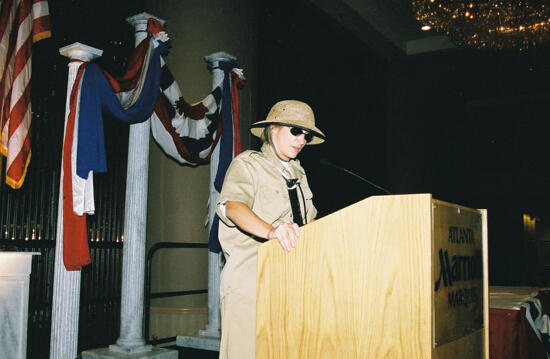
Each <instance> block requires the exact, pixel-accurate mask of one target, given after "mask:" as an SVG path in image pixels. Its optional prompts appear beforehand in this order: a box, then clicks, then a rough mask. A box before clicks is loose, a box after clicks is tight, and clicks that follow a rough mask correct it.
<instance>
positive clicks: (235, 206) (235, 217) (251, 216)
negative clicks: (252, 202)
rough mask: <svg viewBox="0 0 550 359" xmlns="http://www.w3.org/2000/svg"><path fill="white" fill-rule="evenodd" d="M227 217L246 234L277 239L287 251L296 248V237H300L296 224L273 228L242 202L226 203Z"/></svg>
mask: <svg viewBox="0 0 550 359" xmlns="http://www.w3.org/2000/svg"><path fill="white" fill-rule="evenodd" d="M225 215H226V217H227V218H229V219H230V220H231V221H233V223H235V224H236V225H237V226H238V227H239V228H240V229H242V230H243V231H245V232H248V233H250V234H253V235H255V236H257V237H260V238H266V239H269V240H271V239H277V240H278V241H279V243H280V244H281V247H283V249H284V250H286V251H290V250H291V249H292V248H294V247H295V246H296V237H298V236H300V229H299V227H298V225H297V224H296V223H283V224H280V225H278V226H277V227H273V226H272V225H270V224H269V223H267V222H265V221H264V220H262V219H261V218H260V217H258V216H257V215H256V213H254V212H252V210H251V209H250V208H249V207H248V206H247V205H246V204H244V203H242V202H238V201H227V202H225Z"/></svg>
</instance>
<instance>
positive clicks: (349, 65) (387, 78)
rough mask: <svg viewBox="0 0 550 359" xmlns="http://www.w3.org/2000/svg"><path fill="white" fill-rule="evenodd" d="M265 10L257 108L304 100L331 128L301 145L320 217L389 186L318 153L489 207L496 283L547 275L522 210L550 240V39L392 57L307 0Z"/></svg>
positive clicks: (396, 186) (383, 178)
mask: <svg viewBox="0 0 550 359" xmlns="http://www.w3.org/2000/svg"><path fill="white" fill-rule="evenodd" d="M260 18H261V20H260V26H261V27H260V60H259V64H260V65H259V66H260V71H259V74H258V77H259V99H260V105H259V109H260V115H262V116H265V114H266V113H267V111H268V110H269V108H270V107H271V105H272V104H273V103H274V102H276V101H277V100H280V99H283V98H297V99H301V100H304V101H306V102H308V103H309V104H310V105H311V106H312V107H313V109H314V111H315V112H316V116H317V123H318V126H319V127H320V128H321V129H322V130H323V131H325V134H326V135H327V138H328V140H327V142H326V144H322V145H319V146H312V147H311V148H307V149H306V150H305V151H303V153H302V154H301V155H300V159H301V161H302V163H303V165H304V167H305V168H306V170H307V171H308V174H309V177H310V182H311V184H312V187H313V190H314V194H315V203H316V206H317V207H318V209H319V212H320V215H326V214H329V213H331V212H333V211H336V210H338V209H340V208H342V207H343V206H346V205H348V204H351V203H354V202H356V201H358V200H361V199H363V198H365V197H367V196H370V195H374V194H380V193H381V192H380V191H379V190H377V189H376V188H374V187H372V186H369V185H368V184H366V183H364V182H361V181H359V180H357V179H356V178H354V177H352V176H350V175H348V174H346V173H344V172H342V171H338V170H336V169H334V168H330V167H326V166H322V165H320V164H319V162H318V159H319V158H321V157H322V158H326V159H328V160H329V161H330V162H332V163H334V164H337V165H339V166H341V167H345V168H347V169H349V170H351V171H354V172H355V173H357V174H359V175H361V176H363V177H365V178H367V179H369V180H371V181H373V182H375V183H377V184H379V185H381V186H383V187H386V188H387V189H389V190H390V191H391V192H393V193H396V194H404V193H421V192H429V193H433V195H434V197H435V198H437V199H440V200H444V201H449V202H453V203H458V204H462V205H465V206H469V207H473V208H487V209H488V211H489V241H490V244H489V245H490V254H489V257H490V281H491V284H493V285H497V284H500V285H532V284H539V285H542V284H546V280H547V278H546V277H545V273H544V265H545V264H546V262H547V261H548V259H547V257H548V256H547V255H546V254H550V252H548V248H547V247H548V246H547V245H546V243H547V242H545V241H538V242H533V241H531V240H528V239H527V238H526V235H525V233H524V224H523V215H524V214H527V215H529V216H531V217H532V218H537V220H536V222H537V224H536V226H537V228H538V232H537V233H538V234H537V235H536V236H535V237H536V238H537V239H539V240H541V239H545V238H546V234H545V227H546V223H547V220H548V214H549V210H548V206H547V203H548V198H549V196H550V194H549V190H548V185H549V184H550V172H549V171H548V169H547V166H546V162H547V158H549V156H548V155H549V154H550V150H549V148H548V146H547V140H546V136H547V134H548V130H549V128H548V127H549V125H548V121H547V120H546V117H547V114H548V110H549V105H548V103H549V101H548V99H549V98H550V91H548V89H547V85H546V83H547V82H548V79H549V74H550V66H549V65H547V63H548V59H549V54H550V52H549V51H548V48H545V47H543V48H539V49H532V50H529V51H524V52H506V51H498V52H497V51H477V50H471V49H451V50H446V51H439V52H434V53H427V54H422V55H415V56H405V55H403V56H402V57H400V58H396V59H392V60H387V59H382V58H380V57H378V56H377V55H376V54H375V53H374V52H373V51H372V49H369V48H367V46H366V45H365V44H364V43H362V42H361V41H359V40H358V39H356V38H354V37H353V36H352V35H350V34H349V33H348V32H346V31H345V30H344V29H342V28H340V27H339V26H338V25H337V24H335V23H334V22H333V21H332V20H330V19H329V18H327V17H326V16H325V15H323V14H321V13H319V12H318V11H317V10H316V9H315V8H313V7H311V6H309V5H308V4H307V3H305V2H295V1H284V0H283V1H280V2H277V4H276V5H273V4H272V5H267V4H266V6H265V7H264V8H263V10H262V11H261V14H260ZM262 111H263V112H262ZM532 238H533V237H531V239H532ZM537 253H538V259H535V258H536V257H537V256H535V254H537ZM540 253H546V254H544V255H541V254H540Z"/></svg>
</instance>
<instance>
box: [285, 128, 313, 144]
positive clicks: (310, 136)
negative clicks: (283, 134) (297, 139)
mask: <svg viewBox="0 0 550 359" xmlns="http://www.w3.org/2000/svg"><path fill="white" fill-rule="evenodd" d="M290 133H292V135H293V136H300V135H304V139H305V140H306V142H308V143H309V142H311V140H313V133H311V132H307V131H304V130H302V129H301V128H298V127H291V128H290Z"/></svg>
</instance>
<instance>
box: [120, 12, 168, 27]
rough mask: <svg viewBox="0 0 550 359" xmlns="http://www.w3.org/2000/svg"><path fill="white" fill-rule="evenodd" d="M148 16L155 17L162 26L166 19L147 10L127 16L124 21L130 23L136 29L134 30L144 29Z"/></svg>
mask: <svg viewBox="0 0 550 359" xmlns="http://www.w3.org/2000/svg"><path fill="white" fill-rule="evenodd" d="M150 17H152V18H154V19H156V20H157V21H158V22H160V23H161V24H162V25H163V26H164V23H165V22H166V20H163V19H161V18H159V17H156V16H155V15H151V14H149V13H147V12H142V13H139V14H136V15H134V16H130V17H127V18H126V22H127V23H128V24H130V25H132V26H133V27H134V28H135V29H136V31H140V30H145V29H146V28H147V20H149V18H150Z"/></svg>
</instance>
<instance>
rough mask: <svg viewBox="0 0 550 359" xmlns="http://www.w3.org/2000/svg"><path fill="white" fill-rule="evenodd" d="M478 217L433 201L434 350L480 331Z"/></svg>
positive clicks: (480, 285)
mask: <svg viewBox="0 0 550 359" xmlns="http://www.w3.org/2000/svg"><path fill="white" fill-rule="evenodd" d="M482 225H483V218H482V213H481V212H480V211H477V210H473V209H470V208H464V207H460V206H457V205H452V204H449V203H445V202H441V201H437V200H433V226H434V228H433V231H434V232H433V246H434V248H433V252H432V255H433V257H432V261H433V278H434V293H433V295H434V308H433V309H434V346H440V345H443V344H446V343H450V342H452V341H454V340H456V339H459V338H462V337H464V336H466V335H469V334H471V333H473V332H475V331H477V330H479V329H481V328H483V302H484V298H483V256H482V233H483V231H482Z"/></svg>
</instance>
